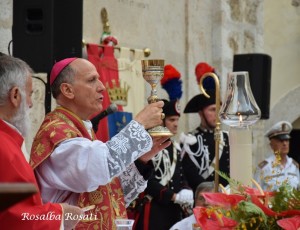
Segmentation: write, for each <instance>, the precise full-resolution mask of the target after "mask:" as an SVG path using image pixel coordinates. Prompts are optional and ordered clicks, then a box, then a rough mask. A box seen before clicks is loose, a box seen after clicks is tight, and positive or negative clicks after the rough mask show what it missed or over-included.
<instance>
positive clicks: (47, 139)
mask: <svg viewBox="0 0 300 230" xmlns="http://www.w3.org/2000/svg"><path fill="white" fill-rule="evenodd" d="M75 137H85V138H88V139H90V140H91V139H92V138H91V137H90V135H89V133H88V131H87V130H86V128H85V126H84V124H83V122H82V120H81V119H80V118H79V117H78V116H76V115H75V114H74V113H72V112H71V111H68V110H66V109H64V108H62V107H58V108H56V109H55V110H54V111H53V112H51V113H48V114H47V115H46V117H45V120H44V121H43V123H42V125H41V127H40V129H39V131H38V132H37V134H36V136H35V139H34V142H33V145H32V150H31V158H30V160H31V162H30V164H31V165H32V167H33V168H36V167H37V166H38V165H39V164H41V163H42V162H43V161H44V160H46V159H47V157H48V156H50V155H51V153H52V152H53V150H54V149H55V147H56V146H57V145H58V144H59V143H61V142H62V141H64V140H67V139H70V138H75ZM94 138H95V135H94V133H93V139H94ZM68 163H69V162H66V164H68ZM67 167H68V166H67V165H66V168H67ZM99 170H101V169H99ZM93 204H94V205H95V206H96V207H95V208H94V209H93V210H90V211H88V212H85V214H86V215H92V216H93V217H94V216H96V217H97V218H96V220H83V221H81V222H79V223H78V224H77V226H76V229H99V230H113V229H115V228H116V226H115V224H114V219H116V218H126V217H127V215H126V209H125V201H124V195H123V191H122V188H121V184H120V181H119V178H118V177H116V178H114V179H112V181H111V182H110V183H108V184H107V185H103V186H99V187H98V189H97V190H95V191H92V192H85V193H81V194H80V196H79V199H78V206H79V207H85V206H89V205H93Z"/></svg>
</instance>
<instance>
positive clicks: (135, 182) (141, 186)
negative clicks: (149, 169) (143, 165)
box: [119, 163, 147, 207]
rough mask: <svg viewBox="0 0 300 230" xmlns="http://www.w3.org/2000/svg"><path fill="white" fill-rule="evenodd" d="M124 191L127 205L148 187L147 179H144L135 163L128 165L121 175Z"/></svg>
mask: <svg viewBox="0 0 300 230" xmlns="http://www.w3.org/2000/svg"><path fill="white" fill-rule="evenodd" d="M119 178H120V180H121V184H122V189H123V192H124V199H125V204H126V207H128V205H129V204H130V203H131V202H132V201H133V200H134V199H135V198H136V197H137V196H138V195H139V194H140V193H141V192H143V191H144V190H145V189H146V187H147V181H145V180H144V178H143V176H142V175H141V174H140V173H139V171H138V169H137V168H136V166H135V164H134V163H133V164H131V165H130V166H129V167H127V169H126V171H124V172H123V173H122V174H121V175H120V176H119Z"/></svg>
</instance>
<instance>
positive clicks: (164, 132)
mask: <svg viewBox="0 0 300 230" xmlns="http://www.w3.org/2000/svg"><path fill="white" fill-rule="evenodd" d="M147 131H148V133H149V134H150V136H151V137H172V136H174V134H173V133H171V132H170V130H169V129H168V128H166V127H163V126H156V127H153V128H151V129H148V130H147Z"/></svg>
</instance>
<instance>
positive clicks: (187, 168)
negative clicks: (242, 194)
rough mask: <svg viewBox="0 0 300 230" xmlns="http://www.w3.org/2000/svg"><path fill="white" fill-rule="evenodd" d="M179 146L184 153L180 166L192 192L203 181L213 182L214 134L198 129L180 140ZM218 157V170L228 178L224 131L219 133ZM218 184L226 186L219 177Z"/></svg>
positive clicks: (226, 143) (224, 181)
mask: <svg viewBox="0 0 300 230" xmlns="http://www.w3.org/2000/svg"><path fill="white" fill-rule="evenodd" d="M181 145H182V151H183V153H184V156H183V160H182V166H183V169H184V173H185V176H186V179H187V181H188V184H189V186H190V187H191V188H192V189H193V191H195V190H196V188H197V186H198V185H199V184H200V183H201V182H203V181H214V178H215V177H214V175H215V172H214V163H213V162H214V160H215V139H214V132H213V131H211V130H206V129H202V128H200V127H198V128H197V129H195V130H194V131H193V132H190V133H189V135H185V138H181ZM219 156H220V160H219V170H220V171H221V172H224V173H226V174H227V175H228V176H229V163H230V161H229V142H228V133H227V132H224V131H222V132H221V140H220V146H219ZM219 183H221V184H222V185H223V186H226V185H227V184H228V182H227V181H226V180H225V179H223V178H222V177H219Z"/></svg>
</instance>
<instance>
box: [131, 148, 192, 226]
mask: <svg viewBox="0 0 300 230" xmlns="http://www.w3.org/2000/svg"><path fill="white" fill-rule="evenodd" d="M178 148H179V145H178V144H177V148H176V147H175V145H174V144H173V143H172V144H171V145H170V146H169V147H167V148H166V149H164V150H163V151H161V152H160V153H159V154H158V155H157V156H156V158H155V159H154V160H152V161H153V164H154V170H155V171H154V174H153V175H152V177H150V179H149V181H148V184H147V188H146V190H145V193H144V196H145V197H144V202H143V205H142V206H140V216H139V219H138V221H137V225H136V228H135V229H138V230H144V229H149V230H160V229H161V230H165V229H169V228H171V227H172V225H174V224H175V223H176V222H178V221H180V220H181V219H182V218H184V217H185V216H184V213H183V209H182V208H181V207H180V205H178V204H175V203H174V202H173V201H172V200H171V199H172V197H173V195H174V193H178V192H179V191H180V190H182V189H184V188H188V186H187V182H186V179H185V176H184V174H183V169H182V165H181V159H180V151H179V150H178ZM168 159H169V160H168ZM168 162H170V164H168ZM172 165H173V169H172ZM165 169H166V170H165ZM167 171H169V172H170V171H171V178H168V176H166V175H165V176H163V178H164V179H161V177H162V175H163V174H164V172H167ZM163 181H164V182H163ZM160 182H161V183H160ZM164 184H165V185H164ZM146 225H147V226H148V228H147V227H146Z"/></svg>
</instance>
